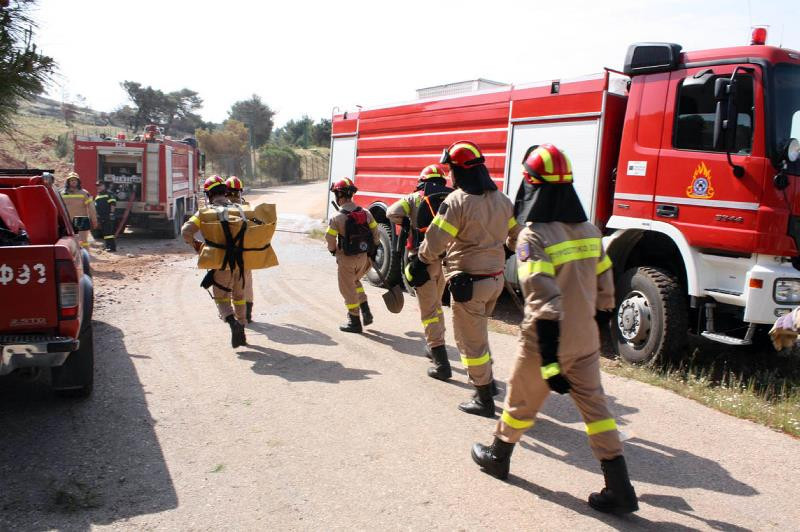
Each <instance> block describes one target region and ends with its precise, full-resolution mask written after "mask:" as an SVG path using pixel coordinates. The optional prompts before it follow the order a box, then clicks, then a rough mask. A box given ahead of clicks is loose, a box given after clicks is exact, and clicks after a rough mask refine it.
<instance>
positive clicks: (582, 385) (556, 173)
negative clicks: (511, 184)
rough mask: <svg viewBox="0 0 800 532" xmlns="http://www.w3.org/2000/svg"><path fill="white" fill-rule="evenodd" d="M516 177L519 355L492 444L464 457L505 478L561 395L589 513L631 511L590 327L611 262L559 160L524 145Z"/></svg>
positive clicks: (602, 320) (605, 297)
mask: <svg viewBox="0 0 800 532" xmlns="http://www.w3.org/2000/svg"><path fill="white" fill-rule="evenodd" d="M523 178H524V179H523V182H522V185H521V186H520V189H519V192H518V193H517V198H516V203H515V214H516V217H517V221H518V222H519V223H520V224H525V225H526V227H525V229H524V230H523V231H522V233H521V234H520V235H519V238H518V244H517V248H516V254H517V270H518V274H519V281H520V286H521V287H522V291H523V294H524V295H525V315H524V318H523V321H522V325H521V333H520V334H521V337H520V344H519V345H520V348H519V352H518V354H517V357H516V360H515V362H514V365H513V369H512V372H511V377H510V379H509V382H508V394H507V395H506V400H505V405H504V407H503V414H502V416H501V418H500V420H499V421H498V423H497V427H496V429H495V433H494V442H493V443H492V444H491V445H481V444H475V445H474V446H473V448H472V458H473V460H474V461H475V462H476V463H477V464H478V465H480V466H481V468H482V469H483V470H484V471H485V472H486V473H489V474H490V475H493V476H495V477H497V478H500V479H505V478H507V477H508V472H509V466H510V462H511V452H512V450H513V449H514V444H515V443H516V442H518V441H519V439H520V437H521V436H522V434H523V433H524V432H525V431H526V430H528V429H530V428H531V427H533V425H534V422H535V419H536V415H537V413H538V412H539V410H540V408H541V407H542V405H543V404H544V402H545V400H546V399H547V397H548V396H549V395H550V392H551V391H555V392H557V393H560V394H566V393H569V394H570V396H571V397H572V400H573V401H574V402H575V405H576V406H577V407H578V410H579V411H580V413H581V416H582V417H583V420H584V423H585V424H586V434H587V435H588V437H589V445H590V447H591V449H592V453H593V454H594V456H595V457H596V458H597V459H598V460H600V466H601V469H602V471H603V476H604V477H605V487H604V488H603V489H602V490H601V491H600V492H599V493H592V494H591V495H590V496H589V505H590V506H591V507H592V508H594V509H596V510H599V511H601V512H609V513H630V512H635V511H636V510H638V508H639V506H638V504H637V500H636V493H635V491H634V489H633V486H631V483H630V479H629V477H628V470H627V466H626V464H625V458H624V457H623V455H622V443H621V442H620V437H619V432H618V430H617V424H616V421H615V420H614V417H613V416H612V415H611V412H610V411H609V409H608V405H607V401H606V397H605V394H604V392H603V387H602V384H601V382H600V354H599V349H600V336H599V328H603V329H605V328H607V327H608V324H609V320H610V317H611V310H610V309H612V308H613V307H614V284H613V283H614V281H613V274H612V269H611V261H610V259H609V258H608V256H607V255H606V254H605V252H604V250H603V245H602V241H601V239H600V237H601V234H600V231H599V230H598V229H597V228H596V227H595V226H594V225H592V224H591V223H589V222H588V221H587V218H586V214H585V213H584V210H583V207H582V206H581V203H580V200H579V199H578V195H577V193H576V192H575V189H574V187H573V184H572V167H571V165H570V162H569V159H568V158H567V156H566V155H565V154H564V153H563V152H561V151H560V150H559V149H558V148H556V147H555V146H553V145H551V144H543V145H541V146H532V147H531V148H530V149H528V152H527V153H526V154H525V157H524V158H523Z"/></svg>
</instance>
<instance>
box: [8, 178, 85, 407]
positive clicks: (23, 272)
mask: <svg viewBox="0 0 800 532" xmlns="http://www.w3.org/2000/svg"><path fill="white" fill-rule="evenodd" d="M42 173H43V171H42V170H27V169H26V170H0V376H2V375H6V374H9V373H11V372H13V371H21V372H29V373H33V374H38V373H39V372H40V371H43V370H44V369H45V368H50V369H51V377H52V386H53V389H54V390H55V391H56V393H58V394H59V395H63V396H71V397H85V396H88V395H89V394H91V392H92V385H93V381H94V345H93V339H92V308H93V301H94V288H93V285H92V278H91V271H90V269H89V255H88V253H87V252H86V251H85V250H83V249H81V247H80V245H79V244H78V241H77V239H76V236H75V235H76V234H77V229H78V228H82V226H83V225H84V224H85V223H86V220H83V219H81V218H75V219H73V220H70V217H69V214H68V212H67V209H66V207H65V206H64V203H63V201H62V200H61V196H60V195H59V194H58V192H57V191H56V190H55V189H54V188H53V186H52V185H50V184H47V183H46V182H45V181H44V180H43V179H42V177H41V175H42Z"/></svg>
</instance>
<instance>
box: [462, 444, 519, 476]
mask: <svg viewBox="0 0 800 532" xmlns="http://www.w3.org/2000/svg"><path fill="white" fill-rule="evenodd" d="M513 451H514V444H513V443H506V442H504V441H503V440H501V439H500V438H497V437H495V439H494V441H493V442H492V444H491V445H482V444H480V443H476V444H474V445H473V446H472V460H473V461H474V462H475V463H476V464H478V465H479V466H481V471H483V472H484V473H488V474H489V475H492V476H493V477H495V478H499V479H500V480H505V479H507V478H508V469H509V467H510V466H511V453H512V452H513Z"/></svg>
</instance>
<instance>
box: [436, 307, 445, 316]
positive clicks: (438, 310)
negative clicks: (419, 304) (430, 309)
mask: <svg viewBox="0 0 800 532" xmlns="http://www.w3.org/2000/svg"><path fill="white" fill-rule="evenodd" d="M436 314H438V315H439V316H441V315H442V314H444V312H442V309H440V308H437V309H436Z"/></svg>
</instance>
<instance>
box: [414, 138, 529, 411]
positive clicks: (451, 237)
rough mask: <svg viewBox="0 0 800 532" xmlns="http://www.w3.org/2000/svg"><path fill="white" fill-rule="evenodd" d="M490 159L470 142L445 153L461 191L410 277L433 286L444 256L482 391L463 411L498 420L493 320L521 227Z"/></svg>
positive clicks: (458, 331) (468, 362)
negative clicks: (431, 268) (431, 277)
mask: <svg viewBox="0 0 800 532" xmlns="http://www.w3.org/2000/svg"><path fill="white" fill-rule="evenodd" d="M485 160H486V159H485V158H484V156H483V154H482V153H481V151H480V149H479V148H478V146H477V145H476V144H474V143H472V142H469V141H458V142H455V143H453V144H452V145H451V146H450V147H449V148H447V149H446V150H444V153H443V155H442V159H441V161H440V162H441V163H442V164H449V165H450V175H451V177H452V179H453V186H454V187H455V188H456V190H455V191H454V192H452V193H451V194H450V195H449V196H447V198H446V199H445V200H444V202H442V204H441V205H440V207H439V210H438V214H437V215H436V217H435V218H434V219H433V221H432V222H431V225H430V227H429V228H428V231H427V233H425V240H424V241H423V242H422V245H421V246H420V248H419V254H418V255H417V256H416V257H415V258H414V260H412V261H411V262H410V263H409V265H408V267H407V268H406V272H405V273H406V278H407V279H409V283H410V284H411V285H412V286H415V287H417V286H422V285H423V284H424V283H425V282H426V281H427V280H428V265H430V264H433V263H435V262H436V261H439V260H441V257H442V256H444V268H445V277H446V278H447V280H448V282H449V283H450V294H451V297H452V303H451V304H452V309H453V332H454V333H455V338H456V345H458V350H459V352H460V354H461V362H462V363H463V364H464V365H465V366H466V368H467V373H468V374H469V381H470V383H471V384H472V385H473V386H475V389H476V392H475V395H474V396H473V397H472V400H470V401H467V402H465V403H461V404H460V405H458V408H459V409H460V410H462V411H464V412H466V413H468V414H475V415H478V416H484V417H494V399H493V396H494V395H495V394H496V387H495V383H494V378H493V376H492V357H491V350H490V348H489V330H488V324H489V322H488V319H489V315H491V313H492V312H493V310H494V306H495V303H496V302H497V298H498V297H499V296H500V294H501V293H502V291H503V286H504V283H503V268H504V266H505V262H506V254H505V249H504V248H503V244H504V243H507V245H508V247H509V248H511V249H513V248H514V245H515V243H516V238H517V234H518V233H519V231H520V227H519V225H518V224H517V222H516V220H515V219H514V207H513V205H512V203H511V200H509V199H508V198H507V197H506V196H505V195H504V194H503V193H502V192H500V191H499V190H497V185H495V183H494V181H492V178H491V176H490V175H489V170H488V169H487V168H486V165H485V164H484V163H485Z"/></svg>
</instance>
